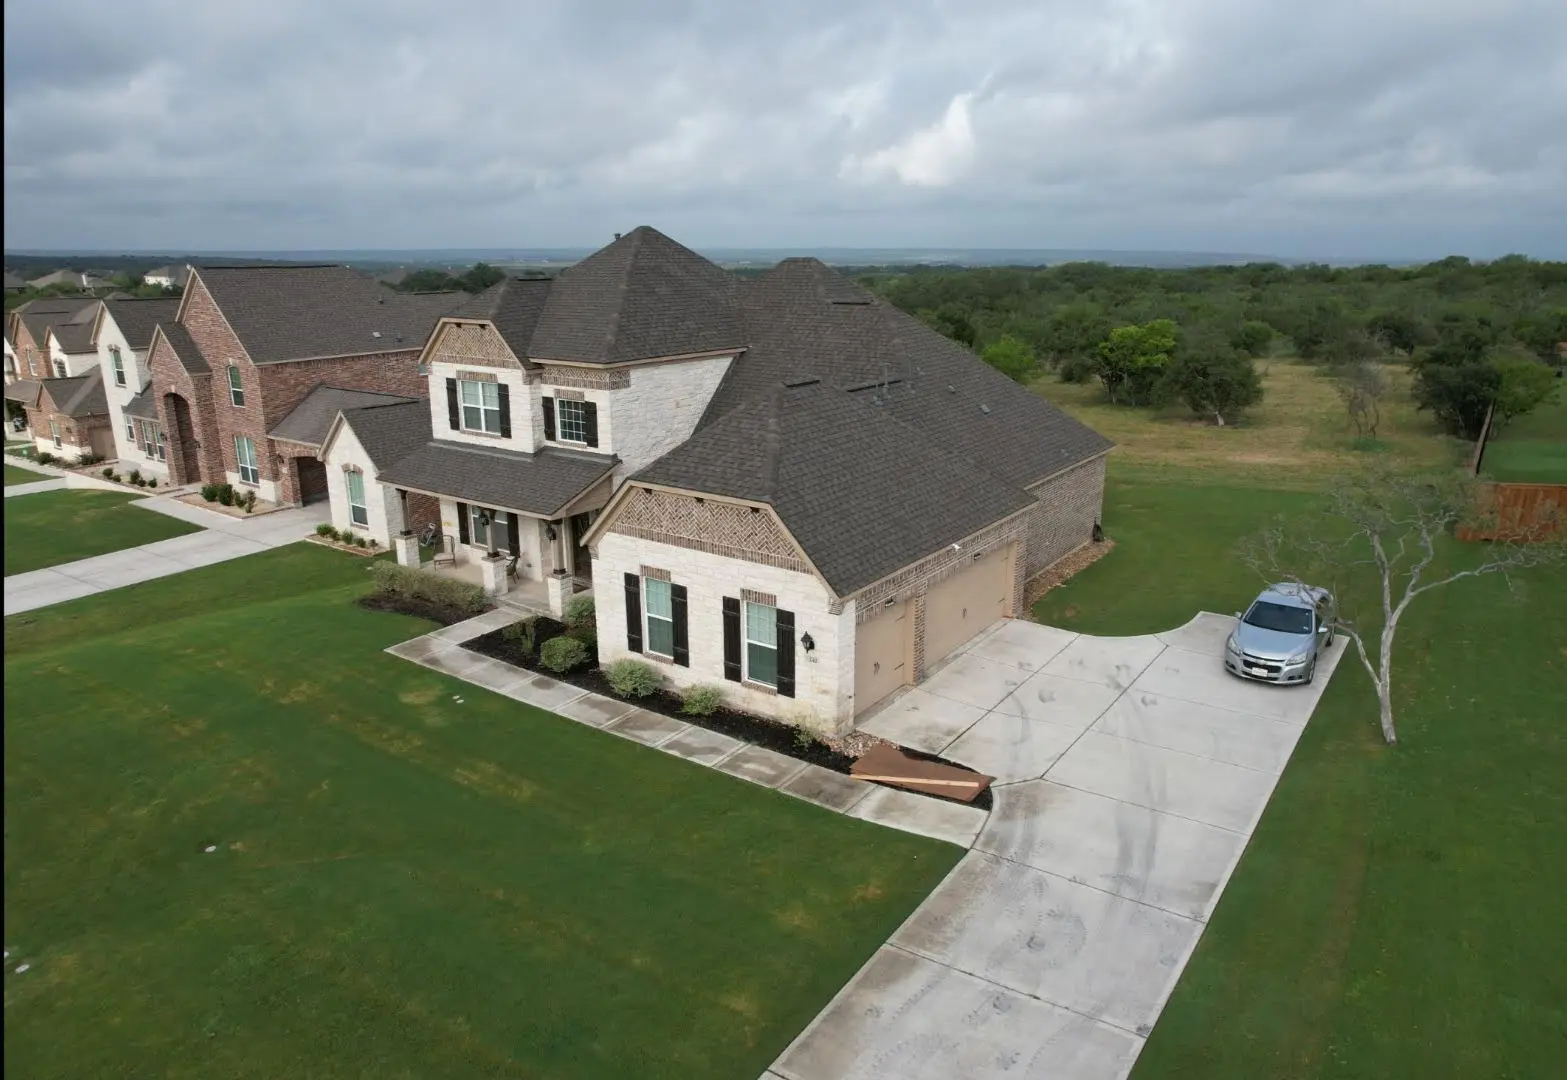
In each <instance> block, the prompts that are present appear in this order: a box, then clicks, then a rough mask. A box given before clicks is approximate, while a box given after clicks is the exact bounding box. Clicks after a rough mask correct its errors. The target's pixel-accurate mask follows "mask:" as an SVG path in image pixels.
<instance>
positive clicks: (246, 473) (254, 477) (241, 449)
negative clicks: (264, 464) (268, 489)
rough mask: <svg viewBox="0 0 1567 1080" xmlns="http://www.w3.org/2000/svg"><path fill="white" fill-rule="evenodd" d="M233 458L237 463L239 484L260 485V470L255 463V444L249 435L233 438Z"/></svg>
mask: <svg viewBox="0 0 1567 1080" xmlns="http://www.w3.org/2000/svg"><path fill="white" fill-rule="evenodd" d="M234 458H235V460H236V461H238V462H239V482H240V483H242V484H259V483H261V468H260V466H259V465H257V463H256V444H255V443H254V442H253V441H252V440H251V438H250V436H249V435H236V436H234Z"/></svg>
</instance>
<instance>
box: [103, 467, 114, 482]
mask: <svg viewBox="0 0 1567 1080" xmlns="http://www.w3.org/2000/svg"><path fill="white" fill-rule="evenodd" d="M103 478H104V479H105V480H113V479H114V470H113V469H105V470H103Z"/></svg>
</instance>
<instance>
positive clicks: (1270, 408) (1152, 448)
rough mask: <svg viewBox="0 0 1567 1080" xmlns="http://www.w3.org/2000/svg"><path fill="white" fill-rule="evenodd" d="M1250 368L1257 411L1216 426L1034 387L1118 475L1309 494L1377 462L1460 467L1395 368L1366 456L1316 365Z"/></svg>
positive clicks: (1089, 387) (1051, 386) (1100, 393)
mask: <svg viewBox="0 0 1567 1080" xmlns="http://www.w3.org/2000/svg"><path fill="white" fill-rule="evenodd" d="M1258 368H1259V370H1260V371H1261V372H1262V382H1263V391H1264V397H1263V402H1262V404H1261V405H1260V406H1258V407H1257V408H1255V409H1252V410H1249V411H1248V412H1246V413H1243V414H1242V415H1241V416H1240V417H1238V418H1237V419H1236V420H1235V421H1234V422H1233V423H1230V424H1227V425H1226V426H1225V427H1223V428H1215V427H1214V426H1213V425H1212V424H1211V423H1210V422H1209V421H1207V420H1205V419H1203V418H1201V417H1197V416H1194V415H1193V414H1192V411H1191V410H1190V409H1188V408H1187V407H1186V406H1184V405H1179V404H1176V405H1170V406H1168V407H1166V408H1163V409H1133V408H1129V407H1127V406H1124V405H1111V404H1109V403H1108V402H1106V401H1105V400H1104V388H1103V387H1101V386H1100V384H1099V382H1098V380H1095V381H1093V382H1090V383H1083V384H1079V385H1073V384H1071V383H1063V382H1058V381H1056V379H1055V378H1054V377H1045V378H1042V379H1040V380H1039V381H1037V382H1036V383H1035V384H1034V389H1035V390H1036V391H1037V392H1038V393H1040V394H1042V395H1043V396H1045V397H1046V398H1048V399H1050V400H1051V401H1053V402H1055V403H1056V404H1057V405H1060V406H1061V407H1062V408H1064V409H1066V410H1067V411H1068V412H1070V413H1071V414H1072V415H1074V416H1076V417H1077V418H1078V419H1079V420H1082V421H1083V422H1084V423H1085V424H1088V425H1089V426H1090V427H1092V428H1094V430H1096V431H1099V432H1101V433H1102V434H1104V435H1106V436H1108V437H1109V438H1111V439H1114V440H1115V441H1116V443H1117V444H1118V447H1117V450H1116V458H1115V460H1116V462H1117V466H1118V467H1119V468H1120V469H1121V471H1122V475H1133V474H1137V473H1140V474H1142V475H1145V476H1147V478H1148V479H1159V478H1164V479H1168V480H1171V481H1176V482H1181V483H1186V482H1189V481H1193V480H1196V481H1200V482H1204V483H1208V484H1213V483H1224V484H1241V485H1250V484H1255V485H1257V486H1261V487H1270V488H1282V489H1314V488H1317V487H1319V486H1320V485H1321V483H1322V479H1323V477H1324V476H1326V475H1329V474H1331V473H1335V472H1350V471H1355V470H1357V469H1359V468H1362V467H1364V466H1365V465H1366V464H1367V463H1369V462H1370V461H1373V460H1376V459H1379V458H1385V457H1390V456H1391V457H1396V458H1398V459H1399V460H1401V461H1404V462H1408V463H1410V464H1411V465H1417V466H1423V467H1438V466H1442V465H1446V464H1449V463H1453V462H1457V461H1459V460H1460V459H1461V458H1462V457H1463V455H1464V454H1465V453H1466V452H1467V450H1468V446H1467V445H1466V444H1464V443H1461V442H1459V441H1458V440H1455V439H1448V438H1445V437H1442V436H1440V435H1438V434H1437V431H1436V427H1435V425H1434V424H1433V423H1432V421H1431V418H1430V416H1429V415H1428V414H1424V413H1417V412H1416V411H1415V408H1414V404H1413V403H1412V402H1411V401H1410V400H1409V399H1408V384H1409V377H1408V373H1407V372H1406V371H1405V370H1404V369H1403V368H1402V367H1399V366H1396V365H1390V366H1389V367H1388V368H1387V373H1388V377H1389V379H1390V381H1391V382H1392V384H1393V387H1394V393H1393V394H1392V395H1391V400H1390V401H1389V402H1388V403H1387V405H1386V407H1385V408H1384V409H1383V414H1382V415H1383V420H1382V425H1381V427H1380V428H1379V429H1378V450H1377V451H1375V452H1370V451H1365V450H1357V449H1356V448H1355V432H1354V429H1353V427H1352V426H1351V425H1350V423H1349V420H1348V417H1347V414H1346V413H1345V410H1344V405H1343V402H1342V401H1340V400H1339V397H1338V394H1337V393H1336V392H1335V391H1334V388H1333V382H1332V380H1330V379H1328V378H1326V377H1325V376H1324V375H1323V374H1322V373H1321V372H1322V369H1321V368H1320V367H1316V366H1312V365H1310V364H1305V363H1301V362H1299V361H1296V360H1289V359H1274V360H1264V361H1259V362H1258Z"/></svg>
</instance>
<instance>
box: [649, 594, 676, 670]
mask: <svg viewBox="0 0 1567 1080" xmlns="http://www.w3.org/2000/svg"><path fill="white" fill-rule="evenodd" d="M642 612H643V617H644V622H645V624H646V627H647V630H646V636H645V637H644V638H643V640H644V641H645V642H646V643H647V644H646V645H645V646H644V647H645V648H646V650H647V651H648V652H650V653H653V654H654V655H655V656H667V657H671V658H672V657H673V656H674V655H675V602H674V595H673V590H672V589H671V588H670V584H669V582H667V581H662V580H660V579H658V578H650V577H645V578H643V579H642Z"/></svg>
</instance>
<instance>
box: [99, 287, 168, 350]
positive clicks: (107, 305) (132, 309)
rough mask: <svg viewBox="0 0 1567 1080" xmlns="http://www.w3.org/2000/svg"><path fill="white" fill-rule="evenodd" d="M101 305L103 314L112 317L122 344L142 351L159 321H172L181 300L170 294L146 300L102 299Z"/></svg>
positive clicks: (150, 343) (148, 343)
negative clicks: (121, 338) (118, 329)
mask: <svg viewBox="0 0 1567 1080" xmlns="http://www.w3.org/2000/svg"><path fill="white" fill-rule="evenodd" d="M103 308H104V317H105V318H109V319H113V320H114V325H115V326H117V327H119V328H120V334H121V336H122V337H124V338H125V343H126V344H127V345H129V346H130V347H131V348H133V349H137V350H142V349H146V348H148V347H150V346H151V345H152V332H153V330H154V329H155V328H156V327H157V325H158V323H160V322H173V321H174V319H175V316H176V315H178V314H179V310H180V299H179V297H177V296H169V297H155V298H153V299H149V300H138V299H128V300H105V301H104V302H103Z"/></svg>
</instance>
